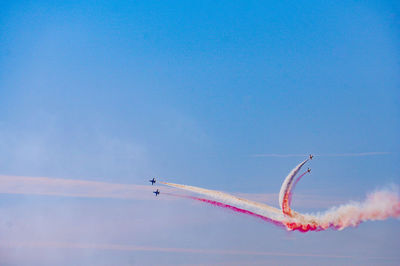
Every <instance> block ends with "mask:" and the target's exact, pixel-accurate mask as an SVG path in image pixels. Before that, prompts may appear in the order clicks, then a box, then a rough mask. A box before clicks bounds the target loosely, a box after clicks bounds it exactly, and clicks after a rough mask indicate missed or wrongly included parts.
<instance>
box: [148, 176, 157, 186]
mask: <svg viewBox="0 0 400 266" xmlns="http://www.w3.org/2000/svg"><path fill="white" fill-rule="evenodd" d="M149 182H151V185H154V183H155V182H156V179H155V178H154V177H153V179H152V180H149Z"/></svg>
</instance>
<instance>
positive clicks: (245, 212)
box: [164, 193, 285, 227]
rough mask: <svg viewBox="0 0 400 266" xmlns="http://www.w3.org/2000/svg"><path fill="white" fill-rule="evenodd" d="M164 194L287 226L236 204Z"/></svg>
mask: <svg viewBox="0 0 400 266" xmlns="http://www.w3.org/2000/svg"><path fill="white" fill-rule="evenodd" d="M164 195H169V196H174V197H180V198H186V199H192V200H196V201H200V202H204V203H208V204H211V205H213V206H217V207H220V208H224V209H229V210H231V211H234V212H237V213H242V214H246V215H250V216H253V217H256V218H258V219H261V220H263V221H265V222H269V223H272V224H275V225H277V226H281V227H285V226H284V224H283V223H282V222H280V221H276V220H273V219H271V218H268V217H266V216H263V215H260V214H257V213H254V212H252V211H249V210H246V209H241V208H238V207H235V206H232V205H229V204H225V203H222V202H218V201H214V200H209V199H204V198H199V197H194V196H186V195H178V194H173V193H164Z"/></svg>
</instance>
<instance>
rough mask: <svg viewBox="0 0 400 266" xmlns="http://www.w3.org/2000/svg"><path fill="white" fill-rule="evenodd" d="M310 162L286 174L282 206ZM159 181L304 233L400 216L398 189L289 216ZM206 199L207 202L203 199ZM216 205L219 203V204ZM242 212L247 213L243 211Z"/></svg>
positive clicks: (260, 205) (217, 193)
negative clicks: (302, 170)
mask: <svg viewBox="0 0 400 266" xmlns="http://www.w3.org/2000/svg"><path fill="white" fill-rule="evenodd" d="M307 161H308V160H305V161H303V162H302V163H300V164H299V165H297V166H296V167H295V168H294V169H293V170H292V171H291V172H290V173H289V175H288V176H287V177H286V179H285V182H284V184H283V185H282V188H281V192H280V195H279V196H280V204H281V207H282V206H283V205H282V204H283V203H284V200H282V198H281V196H282V194H283V195H285V194H286V195H287V194H289V193H290V191H291V189H292V188H293V180H294V177H295V176H296V174H297V173H298V172H299V170H300V169H301V167H302V166H303V165H304V164H305V163H306V162H307ZM160 183H162V184H165V185H167V186H171V187H175V188H179V189H183V190H186V191H190V192H194V193H198V194H201V195H205V196H208V197H211V198H213V199H215V200H218V201H220V202H222V203H224V204H227V205H229V206H234V207H238V208H243V209H244V210H248V211H251V212H253V213H255V214H258V215H262V216H264V217H265V218H268V219H271V220H272V221H274V222H278V223H281V224H283V225H284V226H286V228H287V230H298V231H301V232H307V231H321V230H326V229H328V228H333V229H338V230H342V229H344V228H346V227H350V226H353V227H354V226H357V225H358V224H360V223H361V222H364V221H368V220H371V221H374V220H385V219H388V218H399V217H400V196H399V192H398V189H397V190H396V189H392V190H380V191H376V192H374V193H372V194H370V195H369V196H368V197H367V199H366V200H365V201H364V202H350V203H348V204H345V205H341V206H338V207H334V208H331V209H330V210H327V211H326V212H323V213H317V214H301V213H298V212H295V211H292V210H290V213H289V214H290V215H287V213H285V210H284V208H283V211H281V210H279V209H277V208H274V207H272V206H269V205H266V204H263V203H258V202H254V201H250V200H247V199H243V198H238V197H236V196H233V195H230V194H228V193H224V192H221V191H214V190H209V189H204V188H199V187H194V186H186V185H180V184H173V183H166V182H160ZM204 202H208V201H207V200H204ZM214 203H217V202H214ZM213 205H217V206H218V204H213ZM229 206H225V207H229ZM285 208H286V207H285ZM289 208H290V206H289ZM241 212H242V213H245V212H243V211H241Z"/></svg>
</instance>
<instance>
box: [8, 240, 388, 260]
mask: <svg viewBox="0 0 400 266" xmlns="http://www.w3.org/2000/svg"><path fill="white" fill-rule="evenodd" d="M0 247H1V248H5V249H16V248H22V249H23V248H37V249H42V248H44V249H49V248H50V249H94V250H115V251H127V252H130V251H131V252H132V251H149V252H152V251H157V252H166V253H192V254H204V255H213V254H218V255H237V256H240V255H250V256H275V257H315V258H332V259H352V258H357V257H355V256H351V255H338V254H317V253H286V252H266V251H255V250H229V249H228V250H223V249H197V248H179V247H154V246H142V245H126V244H109V243H108V244H100V243H81V242H46V241H42V242H0ZM368 258H369V259H389V260H390V259H392V258H388V257H368Z"/></svg>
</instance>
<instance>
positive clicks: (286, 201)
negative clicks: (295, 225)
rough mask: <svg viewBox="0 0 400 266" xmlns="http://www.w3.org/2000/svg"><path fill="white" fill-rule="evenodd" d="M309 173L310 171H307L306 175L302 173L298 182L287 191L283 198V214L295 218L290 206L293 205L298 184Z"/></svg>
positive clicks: (297, 179)
mask: <svg viewBox="0 0 400 266" xmlns="http://www.w3.org/2000/svg"><path fill="white" fill-rule="evenodd" d="M307 173H308V171H305V172H304V173H302V174H301V175H300V176H299V177H297V178H296V181H294V182H293V184H292V185H291V186H288V188H287V189H286V193H285V195H284V196H283V202H282V212H283V213H284V214H287V215H289V216H293V212H292V209H291V207H290V205H291V204H292V195H293V191H294V189H295V187H296V185H297V183H298V182H299V181H300V179H301V178H302V177H303V176H305V175H306V174H307Z"/></svg>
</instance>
